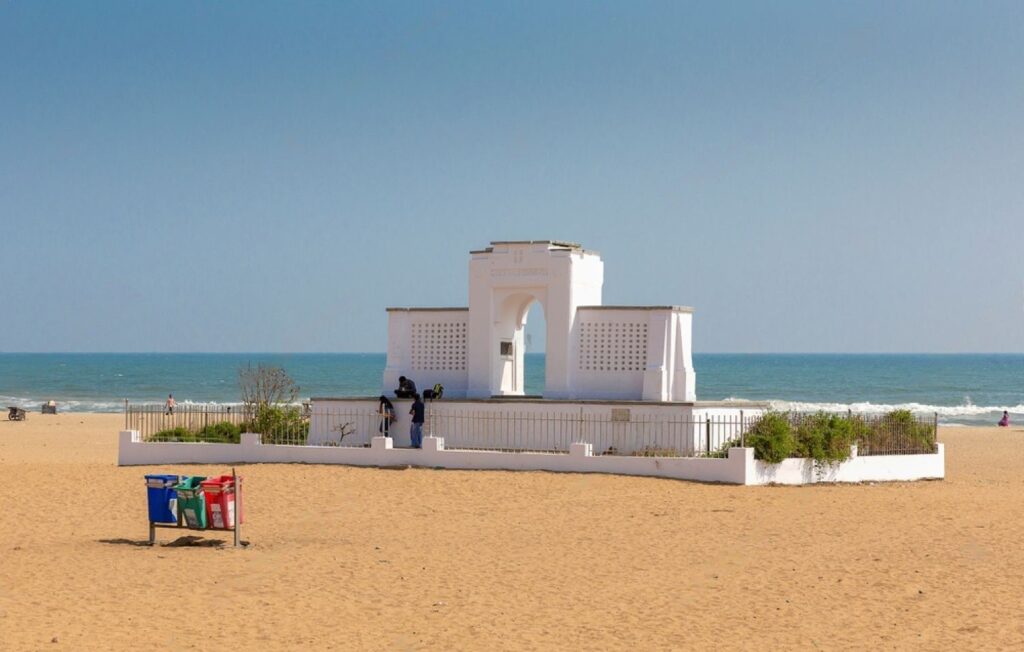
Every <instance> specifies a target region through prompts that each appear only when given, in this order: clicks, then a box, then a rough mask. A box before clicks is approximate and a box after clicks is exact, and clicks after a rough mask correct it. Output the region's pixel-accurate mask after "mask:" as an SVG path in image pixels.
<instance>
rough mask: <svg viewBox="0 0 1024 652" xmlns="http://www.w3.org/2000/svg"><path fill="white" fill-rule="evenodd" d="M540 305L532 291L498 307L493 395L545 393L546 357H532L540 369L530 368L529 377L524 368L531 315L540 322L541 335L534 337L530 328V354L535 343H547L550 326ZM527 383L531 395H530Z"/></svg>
mask: <svg viewBox="0 0 1024 652" xmlns="http://www.w3.org/2000/svg"><path fill="white" fill-rule="evenodd" d="M541 301H542V299H541V298H539V297H538V296H537V295H535V294H533V293H532V292H530V291H519V292H515V293H512V294H510V295H508V296H506V297H505V298H504V299H503V300H502V301H501V302H500V303H499V304H498V306H497V309H496V311H495V315H494V322H493V329H492V337H493V339H492V347H493V348H492V349H491V350H492V351H493V355H494V358H493V360H494V364H493V366H492V374H493V375H492V381H491V388H492V389H491V394H492V395H496V396H524V395H526V394H528V393H531V394H535V395H540V394H541V393H542V392H543V388H544V386H545V383H546V370H545V364H546V358H545V356H544V355H543V353H542V354H541V355H540V356H539V358H538V356H536V355H530V356H529V359H530V361H531V363H539V369H538V368H537V365H536V364H531V369H530V376H529V377H527V373H526V367H525V361H526V359H527V355H526V354H527V353H528V348H527V346H526V331H527V324H528V323H529V322H530V315H531V314H533V315H534V317H535V321H537V322H540V324H538V326H537V327H539V328H540V329H541V332H540V333H539V334H537V333H534V328H535V327H530V349H529V350H530V351H532V349H533V346H534V342H535V341H539V342H540V343H541V345H542V346H544V345H545V344H546V343H547V333H546V327H547V325H546V323H544V322H545V319H544V308H543V304H542V303H541ZM534 305H540V308H539V309H536V308H533V306H534ZM535 338H536V339H535ZM527 382H529V386H530V391H527Z"/></svg>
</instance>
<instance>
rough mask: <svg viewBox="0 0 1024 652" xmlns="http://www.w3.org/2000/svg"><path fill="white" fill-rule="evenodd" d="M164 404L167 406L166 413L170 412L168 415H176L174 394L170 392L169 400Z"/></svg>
mask: <svg viewBox="0 0 1024 652" xmlns="http://www.w3.org/2000/svg"><path fill="white" fill-rule="evenodd" d="M164 405H165V407H166V408H167V409H166V410H164V414H168V415H171V416H173V415H174V394H168V395H167V402H166V403H165V404H164Z"/></svg>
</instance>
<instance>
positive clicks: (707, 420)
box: [704, 416, 711, 455]
mask: <svg viewBox="0 0 1024 652" xmlns="http://www.w3.org/2000/svg"><path fill="white" fill-rule="evenodd" d="M704 426H705V434H704V437H705V439H707V449H706V452H707V454H708V455H710V454H711V417H710V416H708V417H704Z"/></svg>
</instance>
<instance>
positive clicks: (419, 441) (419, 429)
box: [409, 394, 423, 448]
mask: <svg viewBox="0 0 1024 652" xmlns="http://www.w3.org/2000/svg"><path fill="white" fill-rule="evenodd" d="M409 414H411V415H412V425H411V426H409V438H410V439H412V447H413V448H423V401H421V400H420V395H419V394H413V395H412V409H410V410H409Z"/></svg>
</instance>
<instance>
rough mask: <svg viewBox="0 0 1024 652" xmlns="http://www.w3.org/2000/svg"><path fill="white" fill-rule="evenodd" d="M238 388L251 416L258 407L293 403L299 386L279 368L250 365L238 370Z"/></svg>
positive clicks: (297, 394)
mask: <svg viewBox="0 0 1024 652" xmlns="http://www.w3.org/2000/svg"><path fill="white" fill-rule="evenodd" d="M238 387H239V389H240V390H241V392H242V403H244V404H245V408H246V411H247V412H248V413H249V414H252V413H253V412H255V411H256V409H257V408H260V407H268V406H270V407H273V406H279V405H286V404H289V403H294V402H295V399H296V398H298V396H299V386H298V385H296V384H295V381H294V380H292V377H291V376H289V375H288V372H286V371H285V370H284V369H282V368H281V367H272V366H264V365H262V364H261V365H256V366H255V367H253V366H252V365H251V364H250V365H248V366H246V367H242V368H241V369H239V370H238Z"/></svg>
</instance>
